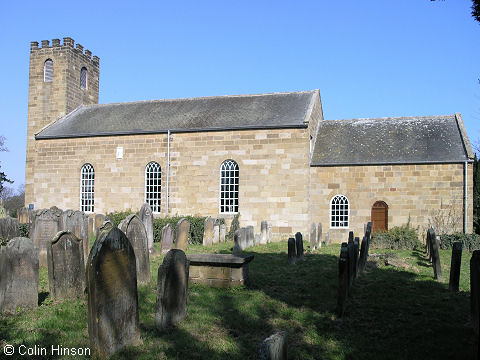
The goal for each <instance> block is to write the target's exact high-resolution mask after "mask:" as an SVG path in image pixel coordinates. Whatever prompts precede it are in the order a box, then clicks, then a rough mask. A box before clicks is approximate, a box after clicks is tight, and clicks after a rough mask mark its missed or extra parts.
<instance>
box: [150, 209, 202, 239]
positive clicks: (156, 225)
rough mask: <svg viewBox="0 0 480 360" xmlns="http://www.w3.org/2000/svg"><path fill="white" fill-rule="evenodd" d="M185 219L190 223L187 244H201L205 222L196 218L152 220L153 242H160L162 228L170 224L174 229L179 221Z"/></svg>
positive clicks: (174, 217) (176, 217)
mask: <svg viewBox="0 0 480 360" xmlns="http://www.w3.org/2000/svg"><path fill="white" fill-rule="evenodd" d="M182 218H186V219H187V220H188V221H190V234H189V237H188V243H189V244H201V243H202V241H203V226H204V222H205V218H204V217H196V216H178V215H176V216H167V217H164V218H160V219H154V220H153V240H154V241H155V242H160V241H162V228H163V227H164V226H165V225H167V224H172V226H173V228H174V229H176V227H177V223H178V221H179V220H180V219H182Z"/></svg>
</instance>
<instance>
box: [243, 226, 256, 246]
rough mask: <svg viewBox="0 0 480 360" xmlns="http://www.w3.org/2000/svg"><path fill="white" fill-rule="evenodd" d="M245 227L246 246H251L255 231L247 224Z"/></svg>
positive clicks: (253, 243) (253, 241) (253, 242)
mask: <svg viewBox="0 0 480 360" xmlns="http://www.w3.org/2000/svg"><path fill="white" fill-rule="evenodd" d="M245 229H246V232H247V247H252V246H254V245H255V232H254V229H253V226H252V225H250V226H247V227H246V228H245Z"/></svg>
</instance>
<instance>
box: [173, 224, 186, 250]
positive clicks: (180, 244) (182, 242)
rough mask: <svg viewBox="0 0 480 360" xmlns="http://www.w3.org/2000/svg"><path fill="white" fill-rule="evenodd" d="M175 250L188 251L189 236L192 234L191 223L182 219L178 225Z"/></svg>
mask: <svg viewBox="0 0 480 360" xmlns="http://www.w3.org/2000/svg"><path fill="white" fill-rule="evenodd" d="M175 233H176V238H175V249H180V250H183V251H185V250H187V245H188V235H189V234H190V221H188V220H187V219H185V218H182V219H180V220H179V221H178V223H177V229H176V232H175Z"/></svg>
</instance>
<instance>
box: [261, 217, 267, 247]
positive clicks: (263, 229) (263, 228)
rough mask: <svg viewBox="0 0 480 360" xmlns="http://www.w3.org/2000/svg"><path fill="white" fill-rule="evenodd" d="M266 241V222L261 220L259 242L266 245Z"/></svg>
mask: <svg viewBox="0 0 480 360" xmlns="http://www.w3.org/2000/svg"><path fill="white" fill-rule="evenodd" d="M267 243H268V222H267V221H266V220H263V221H262V222H261V224H260V244H261V245H266V244H267Z"/></svg>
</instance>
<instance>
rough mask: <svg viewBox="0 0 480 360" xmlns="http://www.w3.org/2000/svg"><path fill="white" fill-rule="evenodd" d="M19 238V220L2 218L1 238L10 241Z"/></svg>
mask: <svg viewBox="0 0 480 360" xmlns="http://www.w3.org/2000/svg"><path fill="white" fill-rule="evenodd" d="M19 236H20V231H19V230H18V220H17V219H15V218H11V217H4V218H0V238H2V239H5V240H10V239H13V238H16V237H19Z"/></svg>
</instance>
